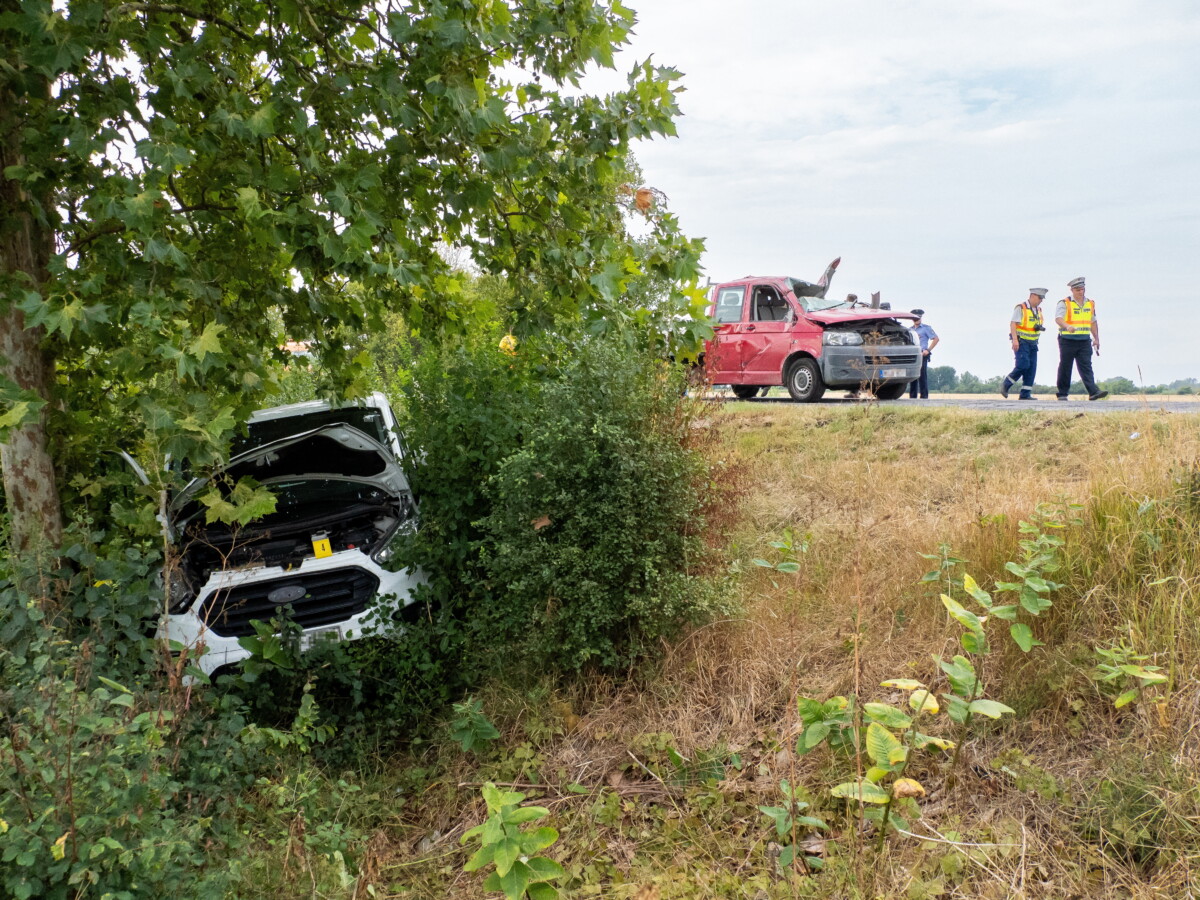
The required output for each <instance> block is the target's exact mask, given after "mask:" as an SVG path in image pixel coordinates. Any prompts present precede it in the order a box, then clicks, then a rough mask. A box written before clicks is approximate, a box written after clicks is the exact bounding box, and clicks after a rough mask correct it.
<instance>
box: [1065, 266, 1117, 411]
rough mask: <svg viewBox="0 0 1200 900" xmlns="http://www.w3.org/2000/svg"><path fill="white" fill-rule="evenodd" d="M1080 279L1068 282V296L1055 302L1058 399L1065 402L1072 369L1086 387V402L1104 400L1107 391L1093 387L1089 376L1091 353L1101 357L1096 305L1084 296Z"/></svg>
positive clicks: (1081, 278) (1082, 280) (1090, 371)
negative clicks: (1069, 291) (1077, 372)
mask: <svg viewBox="0 0 1200 900" xmlns="http://www.w3.org/2000/svg"><path fill="white" fill-rule="evenodd" d="M1084 286H1085V281H1084V279H1083V277H1082V276H1081V277H1079V278H1073V279H1071V280H1070V281H1068V282H1067V287H1069V288H1070V289H1071V296H1070V297H1065V298H1063V299H1062V300H1059V301H1058V307H1057V308H1056V309H1055V311H1054V321H1055V322H1057V323H1058V399H1059V400H1066V399H1067V395H1068V394H1069V393H1070V392H1071V367H1072V365H1074V367H1075V368H1076V369H1078V370H1079V380H1080V381H1082V382H1083V386H1084V387H1085V388H1087V392H1088V399H1089V400H1103V399H1104V398H1105V397H1107V396H1108V391H1102V390H1100V388H1098V387H1097V386H1096V379H1095V378H1094V377H1093V376H1092V351H1093V350H1095V351H1096V355H1097V356H1098V355H1099V354H1100V325H1099V323H1098V322H1097V321H1096V304H1095V302H1094V301H1093V300H1092V299H1091V298H1090V297H1087V296H1085V295H1084Z"/></svg>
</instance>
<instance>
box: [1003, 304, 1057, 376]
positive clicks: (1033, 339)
mask: <svg viewBox="0 0 1200 900" xmlns="http://www.w3.org/2000/svg"><path fill="white" fill-rule="evenodd" d="M1045 299H1046V289H1045V288H1030V289H1029V299H1028V300H1026V301H1025V302H1024V303H1018V304H1017V305H1016V307H1015V308H1014V309H1013V314H1012V318H1011V319H1010V320H1009V322H1008V336H1009V338H1011V340H1012V348H1013V353H1014V354H1016V360H1015V363H1014V365H1013V370H1012V372H1010V373H1009V374H1008V375H1007V376H1005V378H1004V384H1002V385H1000V396H1001V397H1004V398H1005V399H1008V392H1009V391H1011V390H1012V389H1013V387H1015V386H1016V384H1017V382H1018V381H1021V382H1023V384H1022V385H1021V399H1022V400H1032V399H1033V380H1034V378H1036V377H1037V353H1038V339H1039V338H1040V337H1041V336H1042V332H1043V331H1045V330H1046V329H1045V327H1044V326H1043V325H1042V310H1041V305H1042V301H1043V300H1045Z"/></svg>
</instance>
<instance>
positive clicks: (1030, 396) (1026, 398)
mask: <svg viewBox="0 0 1200 900" xmlns="http://www.w3.org/2000/svg"><path fill="white" fill-rule="evenodd" d="M1017 399H1018V400H1032V399H1033V394H1029V395H1028V396H1026V395H1025V394H1022V395H1021V396H1020V397H1018V398H1017Z"/></svg>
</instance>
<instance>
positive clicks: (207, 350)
mask: <svg viewBox="0 0 1200 900" xmlns="http://www.w3.org/2000/svg"><path fill="white" fill-rule="evenodd" d="M224 331H225V326H224V325H218V324H217V323H216V322H209V323H208V325H206V326H205V327H204V331H202V332H201V333H200V337H198V338H196V339H195V340H194V341H192V343H191V345H190V346H189V347H188V354H189V355H190V356H193V357H195V358H196V359H197V360H199V361H201V362H203V361H204V360H206V359H207V358H208V357H209V356H210V355H211V356H216V355H219V354H220V353H221V333H222V332H224Z"/></svg>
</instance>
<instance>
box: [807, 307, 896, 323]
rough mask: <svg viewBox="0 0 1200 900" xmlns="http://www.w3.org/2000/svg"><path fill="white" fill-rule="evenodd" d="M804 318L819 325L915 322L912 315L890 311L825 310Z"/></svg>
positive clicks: (809, 314) (809, 313) (808, 314)
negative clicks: (890, 321)
mask: <svg viewBox="0 0 1200 900" xmlns="http://www.w3.org/2000/svg"><path fill="white" fill-rule="evenodd" d="M804 317H805V318H806V319H808V320H810V321H812V322H818V323H820V324H821V325H842V324H845V323H847V322H872V321H875V322H882V321H886V320H888V319H893V320H900V319H907V320H908V321H910V322H915V321H917V317H916V316H914V315H913V314H912V313H906V312H893V311H892V310H890V309H882V310H881V309H826V310H822V311H821V312H808V313H805V314H804Z"/></svg>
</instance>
